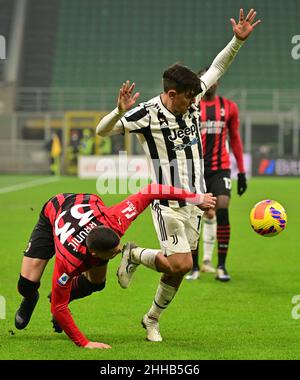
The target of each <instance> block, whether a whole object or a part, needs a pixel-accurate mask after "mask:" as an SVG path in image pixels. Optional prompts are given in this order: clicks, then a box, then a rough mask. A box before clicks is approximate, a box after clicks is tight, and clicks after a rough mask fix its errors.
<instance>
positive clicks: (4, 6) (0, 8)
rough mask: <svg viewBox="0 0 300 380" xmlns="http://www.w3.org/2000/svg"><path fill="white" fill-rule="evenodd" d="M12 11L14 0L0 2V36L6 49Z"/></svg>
mask: <svg viewBox="0 0 300 380" xmlns="http://www.w3.org/2000/svg"><path fill="white" fill-rule="evenodd" d="M13 10H14V0H0V35H1V36H4V37H5V40H6V47H7V46H9V41H10V35H11V20H12V13H13ZM3 73H4V60H0V82H2V81H3V79H4V78H3Z"/></svg>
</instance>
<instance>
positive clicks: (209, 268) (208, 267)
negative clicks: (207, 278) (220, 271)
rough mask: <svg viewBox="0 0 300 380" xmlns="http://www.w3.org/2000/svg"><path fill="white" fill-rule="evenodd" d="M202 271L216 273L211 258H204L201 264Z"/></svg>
mask: <svg viewBox="0 0 300 380" xmlns="http://www.w3.org/2000/svg"><path fill="white" fill-rule="evenodd" d="M201 272H205V273H216V270H215V268H214V267H213V265H212V262H211V261H210V260H203V262H202V265H201Z"/></svg>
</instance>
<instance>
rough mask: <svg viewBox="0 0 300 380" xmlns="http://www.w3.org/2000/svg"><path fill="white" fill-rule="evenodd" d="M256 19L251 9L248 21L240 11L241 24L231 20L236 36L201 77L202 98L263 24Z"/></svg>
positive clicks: (254, 12)
mask: <svg viewBox="0 0 300 380" xmlns="http://www.w3.org/2000/svg"><path fill="white" fill-rule="evenodd" d="M255 17H256V11H255V10H254V9H251V10H250V11H249V13H248V15H247V16H246V19H244V11H243V9H240V15H239V22H238V23H236V21H235V20H234V19H233V18H231V19H230V22H231V25H232V30H233V32H234V36H233V38H232V40H231V41H230V42H229V44H228V45H226V46H225V48H224V49H223V50H222V51H221V52H220V53H219V54H218V55H217V56H216V58H215V59H214V60H213V62H212V64H211V66H210V68H209V69H208V70H207V71H206V72H205V73H204V74H203V75H202V76H201V78H200V80H201V82H202V83H203V85H204V86H202V87H203V92H202V93H201V96H203V95H204V94H205V92H206V91H207V89H209V88H210V87H211V86H212V85H213V84H214V83H215V82H216V81H217V80H218V79H219V78H220V77H221V76H222V75H223V74H224V73H225V71H226V70H227V69H228V67H229V66H230V65H231V63H232V61H233V60H234V58H235V56H236V54H237V53H238V51H239V49H240V48H241V46H242V45H243V43H244V41H245V40H246V39H247V38H248V37H249V36H250V34H251V33H252V31H253V29H254V28H255V27H256V26H257V25H259V24H260V23H261V20H257V21H254V20H255Z"/></svg>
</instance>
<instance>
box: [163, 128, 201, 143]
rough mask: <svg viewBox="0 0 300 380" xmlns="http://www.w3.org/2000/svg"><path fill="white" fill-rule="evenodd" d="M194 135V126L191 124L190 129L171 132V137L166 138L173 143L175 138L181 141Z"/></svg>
mask: <svg viewBox="0 0 300 380" xmlns="http://www.w3.org/2000/svg"><path fill="white" fill-rule="evenodd" d="M195 134H196V126H195V125H194V124H192V125H191V126H190V127H186V128H184V129H179V131H176V130H173V131H171V135H170V136H168V139H169V140H170V141H175V140H176V139H177V138H179V139H182V138H184V137H187V136H190V135H192V136H193V135H195Z"/></svg>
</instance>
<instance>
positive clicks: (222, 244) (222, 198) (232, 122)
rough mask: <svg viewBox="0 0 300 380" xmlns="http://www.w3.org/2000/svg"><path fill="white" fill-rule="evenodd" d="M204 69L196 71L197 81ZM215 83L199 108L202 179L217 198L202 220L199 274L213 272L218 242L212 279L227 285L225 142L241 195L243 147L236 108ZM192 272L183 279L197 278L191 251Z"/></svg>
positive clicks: (228, 178) (227, 169) (227, 162)
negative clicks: (213, 260)
mask: <svg viewBox="0 0 300 380" xmlns="http://www.w3.org/2000/svg"><path fill="white" fill-rule="evenodd" d="M207 70H208V69H205V70H201V71H199V73H198V75H199V77H201V76H202V75H203V74H204V73H205V72H206V71H207ZM217 88H218V82H216V83H215V84H214V85H213V86H212V87H210V89H208V90H207V91H206V93H205V96H204V97H203V98H202V99H201V101H200V104H199V109H200V131H201V138H202V144H203V154H204V177H205V181H206V187H207V190H208V191H209V192H212V193H213V194H214V195H215V196H216V198H217V204H216V209H215V210H209V211H208V212H206V213H205V214H204V217H203V251H204V252H203V263H202V265H201V271H203V272H213V273H214V272H215V270H214V268H213V267H212V264H211V258H212V253H213V248H214V243H215V240H216V236H217V240H218V264H217V275H216V279H217V280H220V281H229V280H230V279H231V278H230V275H229V274H228V272H227V270H226V266H225V263H226V257H227V252H228V245H229V239H230V222H229V215H228V207H229V201H230V193H231V173H230V168H231V163H230V156H229V150H228V140H229V143H230V147H231V149H232V152H233V154H234V157H235V159H236V163H237V167H238V171H239V173H238V183H237V192H238V194H239V195H242V194H243V193H244V192H245V191H246V189H247V181H246V174H245V168H244V161H243V145H242V141H241V137H240V133H239V127H240V121H239V112H238V106H237V104H236V103H234V102H233V101H231V100H229V99H227V98H225V97H223V96H218V95H216V91H217ZM193 261H194V265H193V271H192V272H191V273H190V274H189V275H188V276H186V278H187V279H197V278H198V277H199V264H198V249H197V250H195V251H194V256H193Z"/></svg>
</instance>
